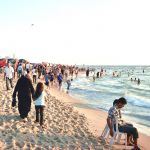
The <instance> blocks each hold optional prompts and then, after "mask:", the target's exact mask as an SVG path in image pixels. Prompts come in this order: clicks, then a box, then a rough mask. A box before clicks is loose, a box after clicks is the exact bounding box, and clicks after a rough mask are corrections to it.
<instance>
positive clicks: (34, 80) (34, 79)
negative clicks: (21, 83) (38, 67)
mask: <svg viewBox="0 0 150 150" xmlns="http://www.w3.org/2000/svg"><path fill="white" fill-rule="evenodd" d="M33 83H36V75H33Z"/></svg>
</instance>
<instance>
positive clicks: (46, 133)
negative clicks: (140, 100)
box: [0, 75, 150, 150]
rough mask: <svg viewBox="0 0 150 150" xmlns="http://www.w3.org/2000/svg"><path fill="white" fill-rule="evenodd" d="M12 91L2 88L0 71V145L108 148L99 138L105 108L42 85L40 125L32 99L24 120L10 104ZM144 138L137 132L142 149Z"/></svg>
mask: <svg viewBox="0 0 150 150" xmlns="http://www.w3.org/2000/svg"><path fill="white" fill-rule="evenodd" d="M15 82H16V81H14V84H15ZM12 92H13V90H12V89H11V90H9V91H6V87H5V81H4V80H3V75H0V99H1V101H0V131H1V132H0V149H2V150H3V149H8V150H9V149H10V150H13V149H33V150H39V149H45V150H46V149H57V150H58V149H62V150H73V149H76V150H77V149H83V150H86V149H87V150H89V149H90V150H107V149H109V147H108V145H107V144H105V143H103V142H102V141H100V140H99V136H100V135H101V132H102V130H103V129H104V126H105V124H106V116H107V114H106V113H105V112H103V111H99V110H94V109H91V108H88V107H87V106H86V104H85V103H83V102H82V101H81V100H77V99H75V98H72V97H71V96H69V95H68V94H66V93H64V92H59V91H58V90H57V89H56V88H51V89H50V90H47V89H46V93H47V97H46V107H45V110H44V118H45V122H44V128H41V127H40V126H39V124H37V123H34V120H35V108H34V103H32V107H31V111H30V113H29V116H28V121H27V122H24V121H22V120H21V119H20V117H19V114H18V109H17V107H14V108H12V107H11V102H12ZM148 141H150V137H148V136H145V135H142V134H140V139H139V143H140V146H141V148H142V150H149V147H150V144H149V142H148ZM113 149H116V150H117V149H118V150H119V149H120V150H121V149H124V146H123V145H114V146H113ZM129 149H131V147H129Z"/></svg>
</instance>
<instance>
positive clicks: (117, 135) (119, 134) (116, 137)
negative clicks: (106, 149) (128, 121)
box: [101, 118, 127, 149]
mask: <svg viewBox="0 0 150 150" xmlns="http://www.w3.org/2000/svg"><path fill="white" fill-rule="evenodd" d="M115 119H116V130H114V135H113V137H110V134H109V127H108V125H107V124H106V126H105V128H104V130H103V132H102V134H101V139H103V140H105V141H106V142H108V143H109V146H110V148H112V145H113V144H114V143H118V144H119V143H120V140H121V137H122V135H124V143H125V149H126V148H127V134H126V133H123V132H119V130H118V119H117V118H115ZM109 137H110V138H109Z"/></svg>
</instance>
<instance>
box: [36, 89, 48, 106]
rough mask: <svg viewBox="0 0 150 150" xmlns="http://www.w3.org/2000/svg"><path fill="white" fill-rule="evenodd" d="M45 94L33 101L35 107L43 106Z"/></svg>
mask: <svg viewBox="0 0 150 150" xmlns="http://www.w3.org/2000/svg"><path fill="white" fill-rule="evenodd" d="M45 97H46V93H45V92H44V91H43V92H42V94H41V95H40V96H39V97H38V98H37V99H36V100H35V106H45Z"/></svg>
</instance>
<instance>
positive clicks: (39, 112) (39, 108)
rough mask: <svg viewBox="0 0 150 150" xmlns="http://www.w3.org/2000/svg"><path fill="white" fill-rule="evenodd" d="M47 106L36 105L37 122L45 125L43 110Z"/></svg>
mask: <svg viewBox="0 0 150 150" xmlns="http://www.w3.org/2000/svg"><path fill="white" fill-rule="evenodd" d="M44 107H45V106H35V110H36V122H40V125H43V111H44Z"/></svg>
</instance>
